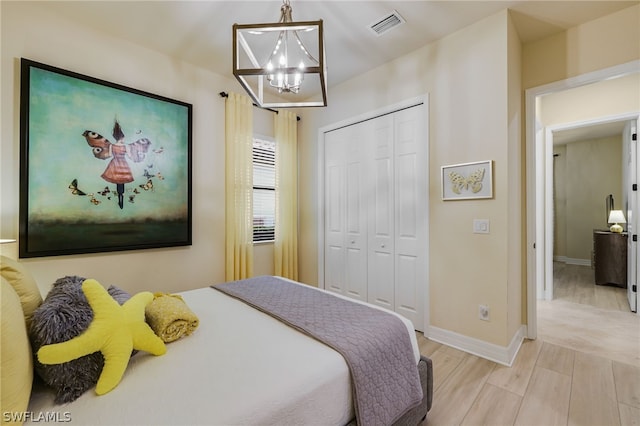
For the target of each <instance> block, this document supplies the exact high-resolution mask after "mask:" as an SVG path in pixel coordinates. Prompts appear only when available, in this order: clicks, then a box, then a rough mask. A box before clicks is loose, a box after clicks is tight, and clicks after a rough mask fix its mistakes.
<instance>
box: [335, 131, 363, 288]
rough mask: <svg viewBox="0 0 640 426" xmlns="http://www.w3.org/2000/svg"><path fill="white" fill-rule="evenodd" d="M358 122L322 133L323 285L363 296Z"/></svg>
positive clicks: (360, 140) (360, 164)
mask: <svg viewBox="0 0 640 426" xmlns="http://www.w3.org/2000/svg"><path fill="white" fill-rule="evenodd" d="M361 128H362V126H360V125H353V126H349V127H345V128H342V129H338V130H334V131H332V132H329V133H327V135H326V136H325V197H326V198H325V230H326V231H325V288H327V289H329V290H332V291H335V292H337V293H340V294H344V295H347V296H350V297H353V298H355V299H360V300H367V251H366V248H367V243H366V241H367V222H366V211H367V210H366V208H365V207H364V205H363V200H364V197H365V191H364V190H363V188H362V185H363V183H364V182H365V177H364V167H365V163H364V158H363V156H364V154H363V152H362V151H363V144H362V142H363V140H364V135H363V134H362V130H361Z"/></svg>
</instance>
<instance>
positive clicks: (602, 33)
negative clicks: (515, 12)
mask: <svg viewBox="0 0 640 426" xmlns="http://www.w3.org/2000/svg"><path fill="white" fill-rule="evenodd" d="M639 21H640V5H636V6H632V7H628V8H626V9H622V10H620V11H618V12H615V13H612V14H610V15H606V16H603V17H601V18H598V19H594V20H593V21H590V22H586V23H584V24H582V25H579V26H577V27H574V28H570V29H568V30H567V31H563V32H560V33H558V34H556V35H554V36H551V37H547V38H545V39H543V40H539V41H535V42H531V43H526V44H525V45H524V46H523V55H522V71H523V72H522V83H523V88H524V89H528V88H531V87H537V86H541V85H543V84H547V83H551V82H555V81H560V80H565V79H567V78H570V77H575V76H578V75H581V74H585V73H588V72H591V71H596V70H600V69H604V68H607V67H611V66H614V65H618V64H624V63H627V62H631V61H634V60H637V59H640V25H638V23H639Z"/></svg>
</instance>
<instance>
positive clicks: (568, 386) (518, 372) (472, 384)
mask: <svg viewBox="0 0 640 426" xmlns="http://www.w3.org/2000/svg"><path fill="white" fill-rule="evenodd" d="M589 269H590V268H589ZM581 273H588V271H581ZM594 286H595V285H594ZM560 287H562V286H560ZM560 287H558V288H556V290H558V289H560ZM591 290H593V289H591ZM562 291H563V290H562V289H561V290H560V293H559V294H560V295H562ZM596 291H598V292H599V289H598V290H593V298H591V297H590V296H584V295H582V296H579V298H580V300H581V301H582V302H585V303H576V302H575V301H570V300H569V299H570V292H568V293H567V294H566V295H563V296H562V297H561V298H559V299H557V300H554V301H552V302H542V303H541V302H540V301H539V303H538V338H537V339H536V340H525V342H524V343H523V344H522V347H521V348H520V351H519V353H518V356H517V357H516V360H515V361H514V364H513V365H512V366H511V367H505V366H502V365H499V364H496V363H494V362H491V361H488V360H485V359H483V358H479V357H477V356H475V355H471V354H468V353H465V352H462V351H459V350H457V349H454V348H451V347H448V346H446V345H442V344H440V343H436V342H433V341H431V340H428V339H426V338H425V337H424V336H423V335H422V334H421V333H418V342H419V345H420V351H421V353H422V354H423V355H426V356H428V357H430V358H431V359H432V361H433V368H434V399H433V406H432V408H431V411H430V412H429V415H428V416H427V420H426V422H424V423H423V426H425V425H428V426H434V425H435V426H437V425H492V426H494V425H495V426H498V425H531V426H547V425H594V426H617V425H620V426H627V425H640V317H638V316H637V315H635V314H633V313H631V312H629V309H628V305H626V311H624V309H616V310H615V311H614V310H610V309H605V308H603V307H602V306H598V305H597V304H598V303H606V304H607V306H613V305H614V304H617V303H618V302H615V303H613V302H612V300H615V296H613V297H612V296H611V295H610V294H608V295H606V296H602V297H601V296H596V293H595V292H596ZM586 292H587V290H586V289H585V293H586ZM557 294H558V293H557ZM624 300H625V302H626V293H625V299H624ZM589 301H591V302H589ZM605 301H606V302H605ZM587 302H589V303H593V305H590V304H588V303H587ZM594 305H595V306H594ZM623 306H624V305H623Z"/></svg>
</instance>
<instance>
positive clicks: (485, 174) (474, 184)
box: [441, 160, 493, 200]
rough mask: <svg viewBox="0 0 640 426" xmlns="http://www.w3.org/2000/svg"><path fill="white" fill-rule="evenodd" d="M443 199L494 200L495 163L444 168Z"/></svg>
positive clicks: (465, 164) (476, 163)
mask: <svg viewBox="0 0 640 426" xmlns="http://www.w3.org/2000/svg"><path fill="white" fill-rule="evenodd" d="M441 180H442V199H443V200H470V199H479V198H493V161H491V160H487V161H477V162H473V163H463V164H454V165H450V166H442V169H441Z"/></svg>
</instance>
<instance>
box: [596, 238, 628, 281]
mask: <svg viewBox="0 0 640 426" xmlns="http://www.w3.org/2000/svg"><path fill="white" fill-rule="evenodd" d="M627 238H628V234H627V233H626V232H623V233H621V234H619V233H616V232H610V231H601V230H594V231H593V261H594V267H595V278H596V284H598V285H602V284H612V285H616V286H618V287H625V288H626V287H627Z"/></svg>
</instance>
